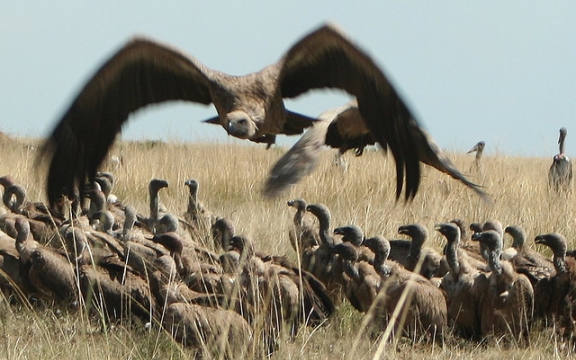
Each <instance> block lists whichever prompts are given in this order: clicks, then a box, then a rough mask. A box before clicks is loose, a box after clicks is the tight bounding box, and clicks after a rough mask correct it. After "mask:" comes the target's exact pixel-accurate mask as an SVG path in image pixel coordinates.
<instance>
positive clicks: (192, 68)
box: [38, 38, 212, 204]
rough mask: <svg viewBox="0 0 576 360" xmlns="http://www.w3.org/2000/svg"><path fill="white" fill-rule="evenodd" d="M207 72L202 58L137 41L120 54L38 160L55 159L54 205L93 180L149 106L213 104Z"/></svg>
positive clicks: (52, 172) (59, 126)
mask: <svg viewBox="0 0 576 360" xmlns="http://www.w3.org/2000/svg"><path fill="white" fill-rule="evenodd" d="M210 73H211V70H209V69H207V68H206V67H205V66H204V65H202V64H201V63H200V62H198V61H197V60H195V59H193V58H191V57H189V56H186V55H184V54H182V53H180V52H178V51H176V50H173V49H171V48H169V47H167V46H165V45H163V44H159V43H156V42H154V41H150V40H146V39H141V38H137V39H134V40H132V41H130V42H128V43H127V44H126V45H125V46H124V47H123V48H122V49H120V50H119V51H118V52H117V53H115V54H114V55H113V56H112V58H110V59H109V60H108V61H107V62H106V63H105V64H104V65H103V66H102V67H101V68H100V69H99V70H98V71H97V72H96V73H95V74H94V76H92V78H91V79H90V80H89V81H88V82H87V83H86V85H85V86H84V88H83V89H82V90H81V92H80V94H79V95H78V97H77V98H76V99H75V100H74V101H73V102H72V104H71V105H70V107H69V109H68V110H67V111H66V113H65V114H64V116H63V117H62V118H61V119H60V121H59V122H58V124H57V125H56V128H55V129H54V130H53V132H52V134H51V135H50V137H49V138H48V140H47V141H46V143H45V144H44V146H43V149H42V151H41V155H40V157H39V158H38V160H39V161H42V160H44V159H46V158H48V159H49V161H50V168H49V173H48V183H47V187H48V188H47V191H48V198H49V201H50V204H54V202H55V201H56V200H57V199H58V198H60V197H61V196H62V195H66V196H68V197H70V198H72V197H74V190H75V188H76V187H77V185H78V184H79V183H83V182H84V181H85V180H86V178H87V177H88V178H93V177H94V175H95V174H96V171H97V168H98V166H99V165H100V163H101V162H102V160H103V159H104V157H105V156H106V153H107V152H108V149H109V148H110V146H111V144H112V142H113V141H114V139H115V137H116V135H117V133H118V132H119V131H120V129H121V127H122V124H124V123H125V122H126V120H127V119H128V116H129V114H130V113H132V112H134V111H136V110H138V109H140V108H142V107H145V106H147V105H149V104H154V103H160V102H164V101H169V100H186V101H192V102H197V103H202V104H210V103H211V102H212V98H211V95H210V83H209V81H208V77H207V76H208V75H209V74H210Z"/></svg>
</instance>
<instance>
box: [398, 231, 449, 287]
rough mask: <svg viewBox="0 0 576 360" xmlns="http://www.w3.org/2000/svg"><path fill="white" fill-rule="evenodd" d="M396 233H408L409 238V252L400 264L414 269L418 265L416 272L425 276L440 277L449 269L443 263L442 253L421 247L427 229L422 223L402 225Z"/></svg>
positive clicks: (426, 237)
mask: <svg viewBox="0 0 576 360" xmlns="http://www.w3.org/2000/svg"><path fill="white" fill-rule="evenodd" d="M398 233H400V234H404V235H408V236H409V237H410V238H411V244H410V252H409V254H408V256H407V258H406V261H405V262H404V263H402V265H403V266H404V267H405V268H406V269H408V270H410V271H414V269H416V267H419V271H418V273H419V274H420V275H422V276H424V277H425V278H428V279H432V278H433V277H442V276H444V275H445V274H446V273H447V272H448V271H449V270H450V269H449V268H448V266H447V265H445V263H443V262H442V261H441V260H442V255H440V254H439V253H438V252H437V251H436V250H434V249H432V248H423V245H424V243H425V242H426V240H428V229H427V228H426V227H425V226H424V225H422V224H410V225H403V226H400V227H399V228H398Z"/></svg>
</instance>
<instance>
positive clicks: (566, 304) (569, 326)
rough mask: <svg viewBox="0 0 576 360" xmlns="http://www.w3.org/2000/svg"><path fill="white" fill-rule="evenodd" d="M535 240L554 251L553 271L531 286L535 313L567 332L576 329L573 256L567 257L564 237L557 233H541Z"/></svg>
mask: <svg viewBox="0 0 576 360" xmlns="http://www.w3.org/2000/svg"><path fill="white" fill-rule="evenodd" d="M535 242H536V243H537V244H542V245H546V246H548V247H550V249H552V252H553V253H554V260H553V261H554V268H555V270H556V275H555V276H553V277H551V278H550V279H541V280H540V281H538V283H536V285H535V286H534V292H535V294H534V297H535V299H536V301H535V309H534V315H535V316H536V317H538V318H544V319H545V320H546V321H547V322H549V323H550V324H554V325H556V326H558V328H559V330H561V331H562V332H563V333H564V335H566V336H573V335H574V331H575V330H576V259H574V258H572V257H566V248H567V242H566V238H565V237H564V236H562V235H561V234H558V233H550V234H542V235H538V236H536V238H535Z"/></svg>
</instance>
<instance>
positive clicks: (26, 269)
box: [16, 218, 78, 307]
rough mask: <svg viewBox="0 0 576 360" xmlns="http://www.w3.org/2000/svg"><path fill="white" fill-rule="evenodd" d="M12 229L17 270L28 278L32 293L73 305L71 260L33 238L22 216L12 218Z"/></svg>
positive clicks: (74, 284)
mask: <svg viewBox="0 0 576 360" xmlns="http://www.w3.org/2000/svg"><path fill="white" fill-rule="evenodd" d="M16 230H17V232H18V236H17V237H16V250H17V251H18V254H19V257H20V265H21V270H20V272H21V274H23V276H25V277H27V278H28V279H29V282H30V286H31V287H32V289H33V291H34V293H35V295H37V296H39V297H41V298H44V299H47V300H60V301H65V302H69V303H71V305H72V306H74V307H76V306H77V305H78V291H77V286H76V281H75V273H74V267H73V266H72V264H71V263H70V262H69V261H68V260H67V259H66V258H65V257H64V256H62V255H60V254H59V253H57V252H56V251H55V250H53V249H52V248H49V247H46V246H43V245H42V244H39V243H38V242H36V240H34V239H33V238H32V236H31V233H30V224H29V223H28V221H27V220H26V219H24V218H17V219H16Z"/></svg>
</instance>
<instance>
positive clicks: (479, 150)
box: [467, 141, 486, 170]
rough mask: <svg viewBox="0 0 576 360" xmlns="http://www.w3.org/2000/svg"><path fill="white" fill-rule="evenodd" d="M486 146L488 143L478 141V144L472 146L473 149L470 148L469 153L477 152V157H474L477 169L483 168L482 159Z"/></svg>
mask: <svg viewBox="0 0 576 360" xmlns="http://www.w3.org/2000/svg"><path fill="white" fill-rule="evenodd" d="M485 146H486V143H485V142H484V141H478V142H477V143H476V145H474V147H472V149H470V150H469V151H468V152H467V154H470V153H473V152H475V153H476V157H475V158H474V166H475V167H476V170H480V169H481V168H482V164H481V163H480V159H482V153H483V152H484V147H485Z"/></svg>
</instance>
